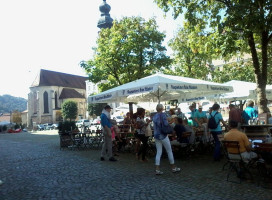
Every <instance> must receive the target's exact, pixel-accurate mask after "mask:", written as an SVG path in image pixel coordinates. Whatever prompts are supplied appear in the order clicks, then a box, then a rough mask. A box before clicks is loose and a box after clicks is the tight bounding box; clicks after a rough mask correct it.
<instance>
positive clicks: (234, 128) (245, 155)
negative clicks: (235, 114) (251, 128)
mask: <svg viewBox="0 0 272 200" xmlns="http://www.w3.org/2000/svg"><path fill="white" fill-rule="evenodd" d="M229 128H230V130H229V132H227V133H226V134H225V135H224V140H226V141H238V142H239V145H240V154H241V157H242V159H243V160H244V161H245V162H249V161H250V160H252V159H255V158H257V154H256V153H255V152H253V151H251V150H252V148H251V147H252V145H251V143H250V141H249V139H248V137H247V135H246V134H245V133H243V132H241V131H239V130H238V122H237V121H233V120H231V121H230V122H229ZM228 152H229V153H230V154H231V153H233V154H237V153H239V152H238V150H237V149H231V148H230V149H228Z"/></svg>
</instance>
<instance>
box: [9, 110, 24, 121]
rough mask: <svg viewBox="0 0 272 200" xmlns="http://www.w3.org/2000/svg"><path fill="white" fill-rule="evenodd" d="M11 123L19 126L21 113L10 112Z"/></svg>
mask: <svg viewBox="0 0 272 200" xmlns="http://www.w3.org/2000/svg"><path fill="white" fill-rule="evenodd" d="M11 121H12V122H14V123H16V124H21V123H22V116H21V113H20V112H19V111H18V110H16V111H13V112H12V114H11Z"/></svg>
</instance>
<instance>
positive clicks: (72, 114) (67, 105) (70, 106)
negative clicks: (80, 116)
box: [61, 100, 77, 121]
mask: <svg viewBox="0 0 272 200" xmlns="http://www.w3.org/2000/svg"><path fill="white" fill-rule="evenodd" d="M61 113H62V117H63V118H64V119H65V120H67V119H70V121H72V120H75V119H76V117H77V103H76V102H75V101H73V100H66V101H64V102H63V104H62V105H61Z"/></svg>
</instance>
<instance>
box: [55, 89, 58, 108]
mask: <svg viewBox="0 0 272 200" xmlns="http://www.w3.org/2000/svg"><path fill="white" fill-rule="evenodd" d="M57 108H58V95H57V92H55V109H57Z"/></svg>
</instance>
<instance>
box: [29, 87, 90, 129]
mask: <svg viewBox="0 0 272 200" xmlns="http://www.w3.org/2000/svg"><path fill="white" fill-rule="evenodd" d="M62 89H63V87H59V86H39V87H31V88H30V93H29V94H28V117H27V126H28V127H32V125H33V123H34V124H44V123H58V122H59V121H58V119H56V111H57V110H60V108H61V105H62V103H63V102H64V101H65V100H67V99H59V96H60V94H61V92H62ZM70 89H75V90H76V91H77V92H79V93H80V94H82V95H83V96H84V97H86V90H85V89H77V88H70ZM46 94H47V95H46ZM55 94H56V97H57V98H55ZM46 97H47V98H46ZM46 99H47V100H46ZM71 100H74V101H76V102H77V103H78V111H79V115H82V116H84V117H85V116H86V108H87V105H86V98H82V99H81V98H75V99H71ZM46 101H47V103H48V110H47V109H46V107H45V105H46V103H45V102H46Z"/></svg>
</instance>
